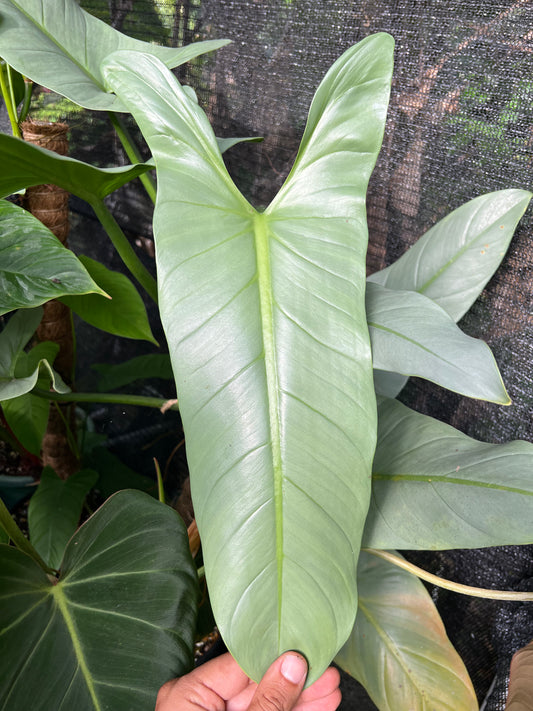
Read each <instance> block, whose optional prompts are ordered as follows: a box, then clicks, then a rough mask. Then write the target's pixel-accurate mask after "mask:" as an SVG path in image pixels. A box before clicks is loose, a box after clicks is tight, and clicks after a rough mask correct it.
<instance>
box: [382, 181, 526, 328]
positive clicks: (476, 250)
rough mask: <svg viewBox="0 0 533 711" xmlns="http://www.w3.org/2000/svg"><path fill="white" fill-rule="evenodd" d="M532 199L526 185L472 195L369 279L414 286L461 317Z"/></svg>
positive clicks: (393, 286) (391, 285)
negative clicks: (472, 197)
mask: <svg viewBox="0 0 533 711" xmlns="http://www.w3.org/2000/svg"><path fill="white" fill-rule="evenodd" d="M530 199H531V193H530V192H528V191H527V190H499V191H497V192H494V193H487V194H486V195H481V196H480V197H477V198H475V199H474V200H470V201H469V202H467V203H466V204H464V205H461V207H459V208H457V210H454V211H453V212H451V213H450V214H449V215H447V216H446V217H444V218H443V219H442V220H440V221H439V222H438V223H437V224H436V225H434V226H433V227H432V228H431V229H430V230H428V232H426V234H425V235H423V236H422V237H421V238H420V239H419V240H418V241H417V242H415V244H414V245H413V246H412V247H411V248H410V249H409V250H408V251H407V252H406V253H405V254H403V255H402V256H401V257H400V259H398V260H397V261H396V262H394V264H391V265H390V266H389V267H387V268H386V269H383V270H382V271H380V272H376V273H375V274H372V275H371V276H370V277H369V280H370V281H372V282H375V283H377V284H382V285H383V286H387V287H388V288H389V289H408V290H410V291H418V292H420V293H421V294H424V295H425V296H428V297H429V298H430V299H433V301H436V302H437V303H438V304H439V305H440V306H442V308H443V309H444V310H445V311H446V312H447V313H449V314H450V316H451V317H452V318H453V319H454V321H459V319H460V318H461V317H462V316H464V314H465V313H466V312H467V311H468V309H469V308H470V307H471V306H472V304H473V303H474V301H475V300H476V299H477V298H478V296H479V295H480V294H481V292H482V291H483V289H484V288H485V285H486V284H487V282H488V281H489V279H490V278H491V276H492V275H493V274H494V272H495V271H496V269H497V268H498V266H499V265H500V263H501V260H502V259H503V257H504V255H505V252H506V251H507V248H508V246H509V243H510V242H511V238H512V236H513V233H514V231H515V229H516V226H517V224H518V222H519V220H520V218H521V217H522V215H523V214H524V212H525V210H526V208H527V206H528V204H529V201H530Z"/></svg>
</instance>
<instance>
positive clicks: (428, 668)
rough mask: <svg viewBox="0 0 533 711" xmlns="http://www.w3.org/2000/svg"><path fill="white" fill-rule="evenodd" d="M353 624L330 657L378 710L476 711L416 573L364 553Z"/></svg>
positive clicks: (467, 684) (464, 673)
mask: <svg viewBox="0 0 533 711" xmlns="http://www.w3.org/2000/svg"><path fill="white" fill-rule="evenodd" d="M358 572H359V609H358V612H357V618H356V622H355V627H354V629H353V632H352V634H351V636H350V639H349V640H348V642H347V644H346V645H345V646H344V647H343V649H342V650H341V652H340V654H339V655H337V657H336V659H335V661H336V662H337V664H339V666H340V667H342V668H343V669H344V670H346V671H347V672H348V673H349V674H351V675H352V676H353V677H355V678H356V679H357V680H358V681H359V682H361V684H363V686H364V687H365V689H366V690H367V692H368V694H369V696H370V697H371V698H372V700H373V701H374V703H375V704H376V706H377V707H378V709H379V711H430V710H431V711H477V710H478V704H477V700H476V695H475V692H474V689H473V687H472V683H471V681H470V678H469V676H468V672H467V671H466V669H465V666H464V664H463V662H462V660H461V658H460V657H459V655H458V654H457V652H456V651H455V649H454V648H453V646H452V645H451V643H450V641H449V639H448V637H447V636H446V631H445V629H444V625H443V624H442V621H441V619H440V617H439V614H438V612H437V609H436V608H435V605H434V604H433V601H432V600H431V597H430V596H429V593H428V592H427V591H426V589H425V587H424V585H423V584H422V583H421V582H420V580H419V579H418V578H416V577H415V576H413V575H410V574H409V573H406V572H405V571H403V570H400V569H399V568H398V567H396V566H394V565H392V564H390V563H388V562H387V561H384V560H380V559H378V558H376V557H375V556H372V555H370V554H369V553H361V558H360V561H359V570H358Z"/></svg>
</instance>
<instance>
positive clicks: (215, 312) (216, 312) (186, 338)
mask: <svg viewBox="0 0 533 711" xmlns="http://www.w3.org/2000/svg"><path fill="white" fill-rule="evenodd" d="M256 280H257V276H256V275H254V276H253V277H252V278H251V279H250V280H249V281H248V282H247V283H246V284H244V286H242V287H241V288H240V289H239V290H238V291H236V292H235V294H233V295H232V297H231V298H230V299H228V301H226V302H225V303H224V304H222V306H219V308H218V309H216V311H214V312H213V313H212V314H211V316H208V318H206V319H205V320H204V321H202V323H201V324H200V325H199V326H196V327H195V328H193V330H192V331H189V332H188V333H187V335H186V336H183V338H181V339H180V341H179V342H178V345H182V344H183V343H185V342H186V341H187V340H188V339H189V338H191V337H192V336H194V335H195V334H196V333H198V332H199V331H201V330H202V328H204V327H205V326H206V325H207V324H208V323H210V322H211V321H212V320H213V319H214V318H216V317H217V316H218V315H219V314H220V313H222V311H224V309H225V308H227V307H228V306H229V305H230V304H231V303H233V302H234V301H235V300H236V299H238V298H239V296H241V295H242V294H243V293H244V292H245V291H246V290H247V289H249V288H250V287H251V286H252V285H253V284H254V282H255V281H256ZM178 303H179V302H177V303H176V306H177V305H178Z"/></svg>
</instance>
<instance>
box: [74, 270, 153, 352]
mask: <svg viewBox="0 0 533 711" xmlns="http://www.w3.org/2000/svg"><path fill="white" fill-rule="evenodd" d="M79 261H80V262H81V264H83V266H84V267H85V269H86V270H87V272H88V274H90V276H91V278H92V279H94V281H95V282H97V283H98V285H99V286H100V287H101V288H102V290H103V291H104V292H105V293H106V294H107V295H108V296H110V297H111V298H105V297H104V296H101V295H100V294H84V295H81V296H65V297H63V298H62V299H61V301H62V302H63V303H64V304H66V305H67V306H68V307H69V308H71V309H72V310H73V311H74V312H75V313H77V314H78V316H79V317H80V318H82V319H83V320H84V321H86V322H87V323H90V324H91V325H92V326H95V328H99V329H100V330H102V331H106V332H107V333H112V334H113V335H115V336H122V337H123V338H136V339H141V340H145V341H150V342H151V343H154V344H155V345H157V341H156V340H155V338H154V336H153V334H152V329H151V328H150V323H149V321H148V315H147V313H146V307H145V305H144V303H143V300H142V299H141V296H140V294H139V292H138V291H137V289H136V288H135V287H134V286H133V284H132V282H131V281H130V280H129V279H128V277H127V276H125V275H124V274H121V273H120V272H114V271H112V270H111V269H108V268H107V267H106V266H104V265H103V264H100V262H97V261H95V260H94V259H91V258H90V257H85V256H80V257H79Z"/></svg>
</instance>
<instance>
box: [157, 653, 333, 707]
mask: <svg viewBox="0 0 533 711" xmlns="http://www.w3.org/2000/svg"><path fill="white" fill-rule="evenodd" d="M306 676H307V663H306V661H305V659H304V658H303V657H302V656H301V655H300V654H297V653H296V652H286V653H285V654H282V655H281V657H279V658H278V659H276V661H275V662H274V663H273V664H272V666H271V667H270V668H269V669H268V670H267V672H266V673H265V676H264V677H263V678H262V680H261V682H260V683H259V684H255V683H254V682H252V681H251V680H250V679H249V678H248V677H247V676H246V674H245V673H244V672H243V671H242V669H241V668H240V667H239V666H238V664H237V662H235V660H234V659H233V657H232V656H231V655H230V654H223V655H222V656H220V657H217V658H216V659H213V660H211V661H210V662H207V663H206V664H203V665H201V666H199V667H197V668H196V669H194V671H192V672H191V673H190V674H186V675H185V676H182V677H180V678H179V679H173V680H172V681H169V682H167V683H166V684H165V685H164V686H162V687H161V689H160V690H159V694H158V696H157V702H156V707H155V711H335V709H336V708H337V707H338V705H339V704H340V701H341V693H340V691H339V681H340V677H339V673H338V671H337V670H336V669H334V668H333V667H330V668H329V669H327V670H326V671H325V672H324V674H323V675H322V676H321V677H320V679H317V681H315V683H314V684H312V685H311V686H310V687H308V688H307V689H305V690H304V691H302V689H303V686H304V683H305V678H306Z"/></svg>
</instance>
